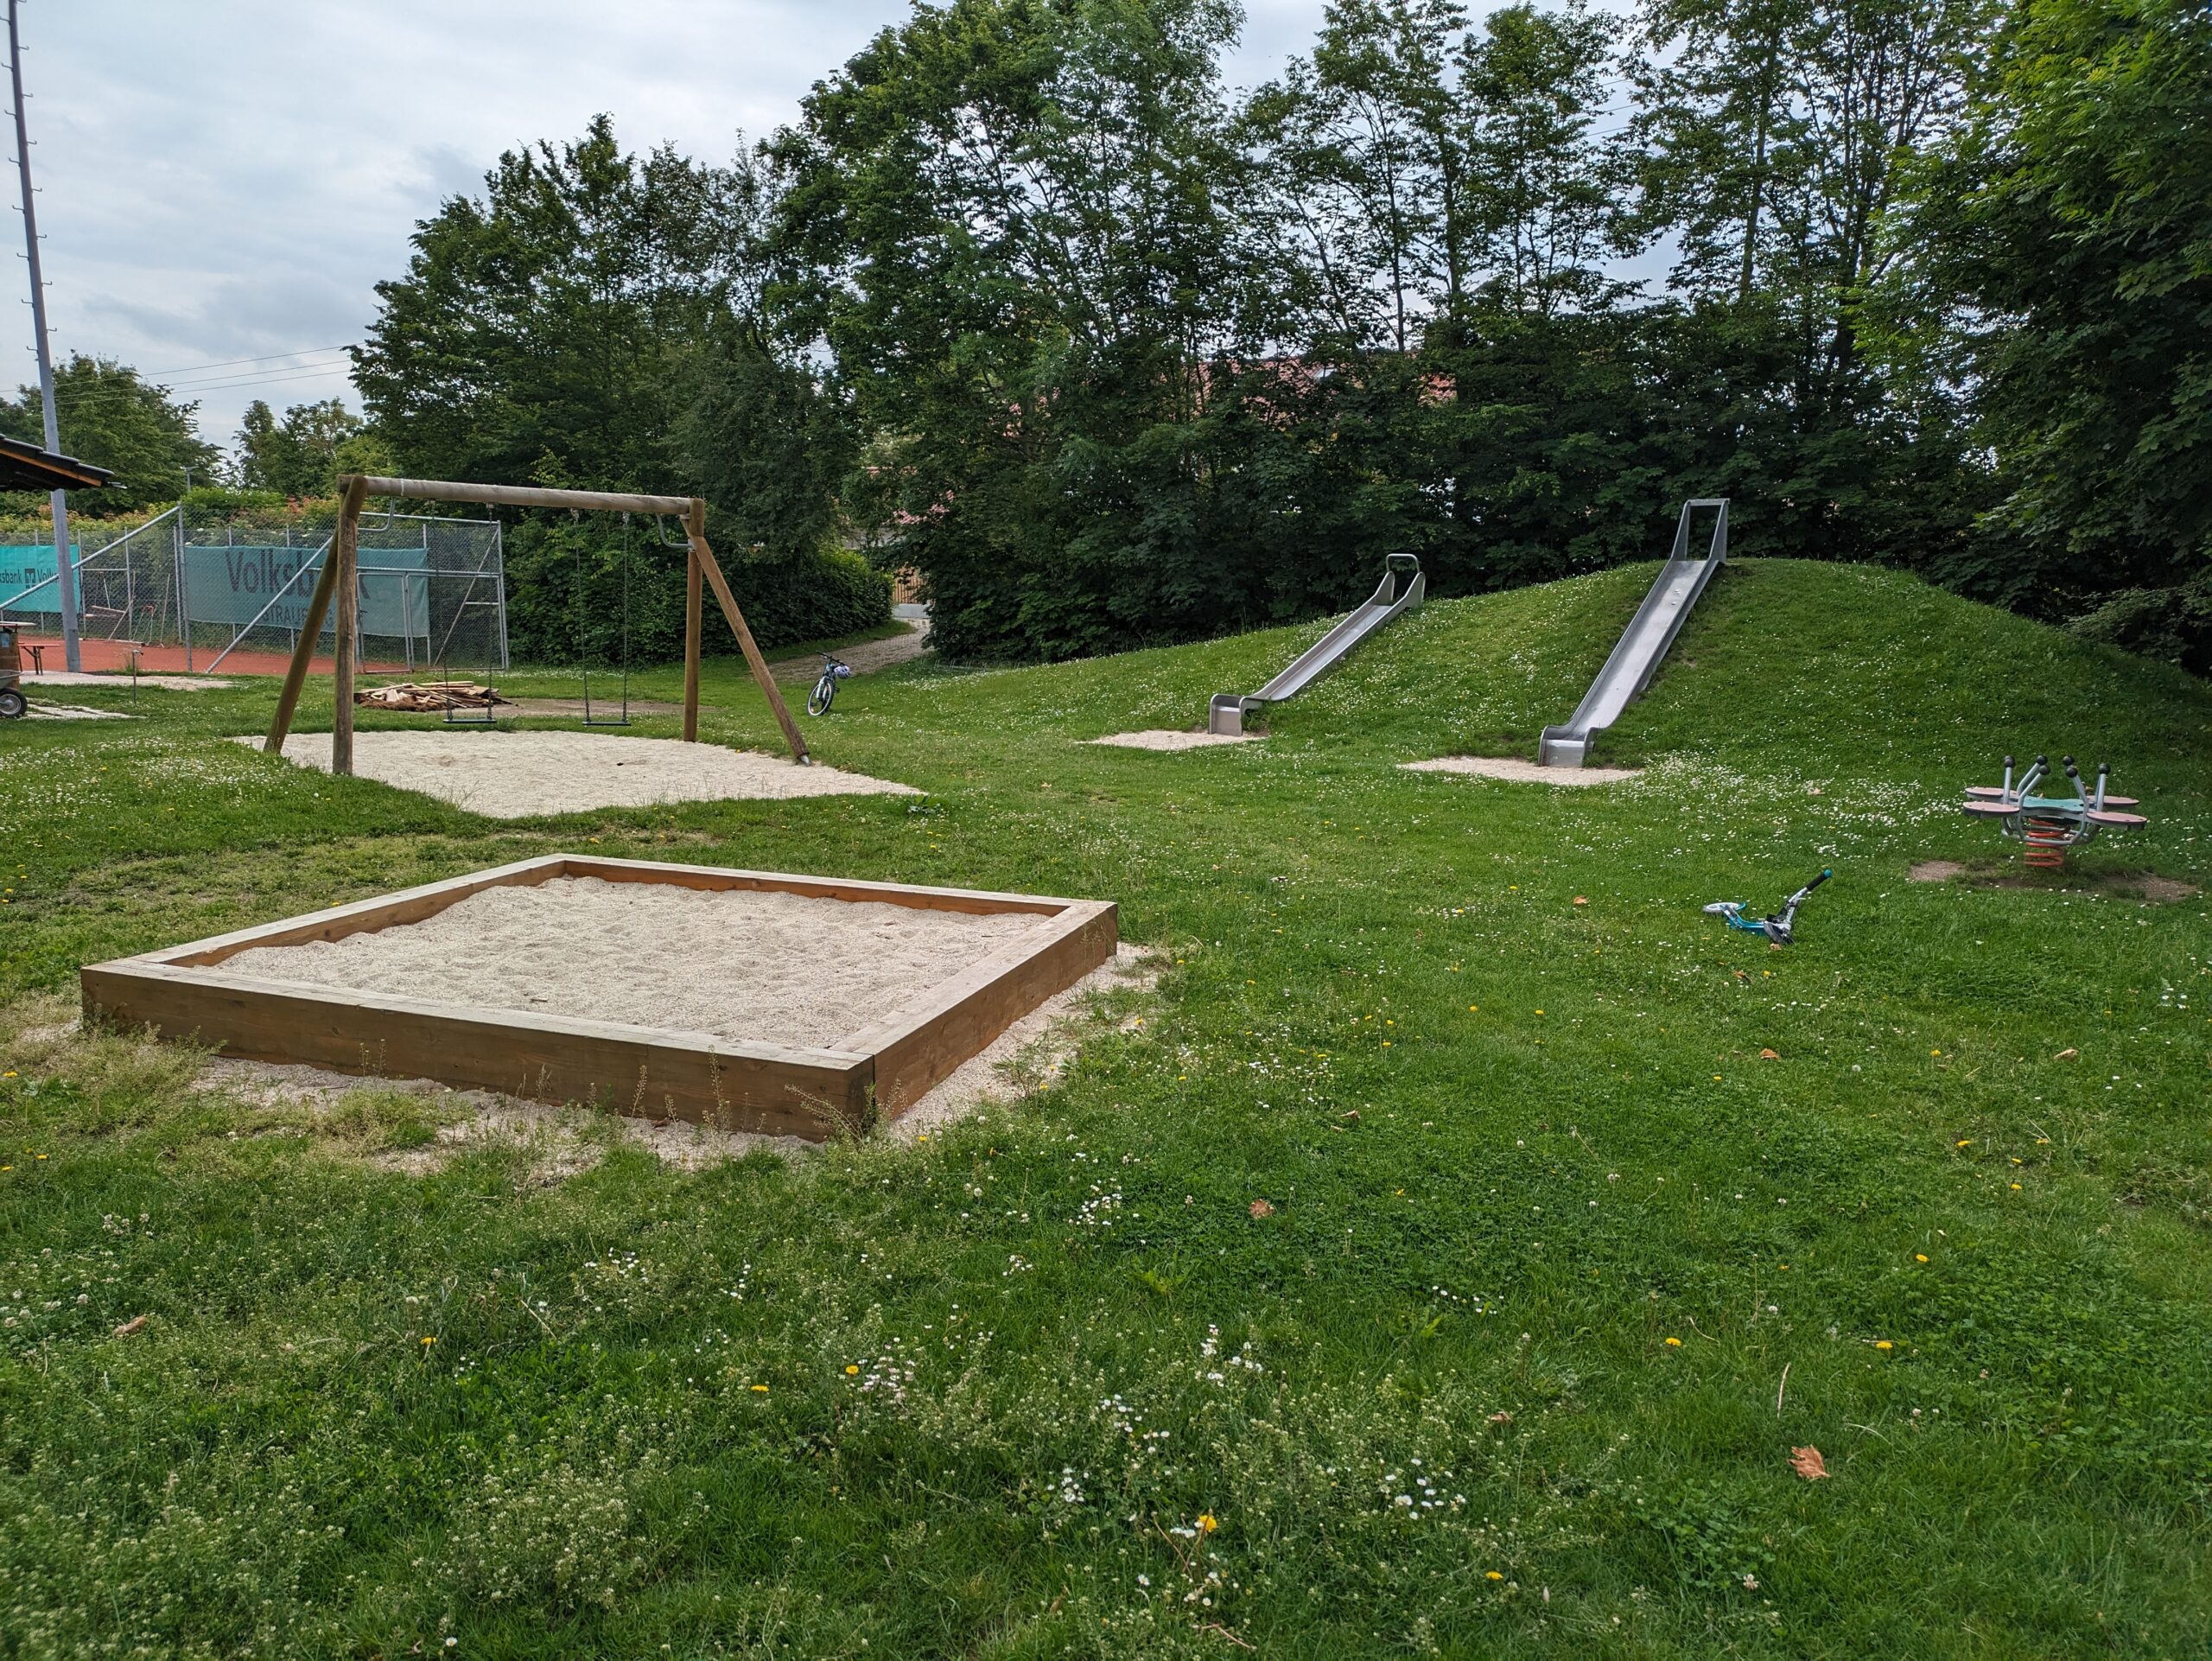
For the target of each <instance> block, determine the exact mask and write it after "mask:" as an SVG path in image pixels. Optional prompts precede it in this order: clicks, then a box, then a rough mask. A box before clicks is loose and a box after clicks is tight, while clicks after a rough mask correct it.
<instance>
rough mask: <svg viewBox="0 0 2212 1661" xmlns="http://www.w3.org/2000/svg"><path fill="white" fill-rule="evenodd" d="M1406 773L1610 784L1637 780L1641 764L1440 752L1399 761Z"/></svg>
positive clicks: (1520, 781)
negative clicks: (1552, 763) (1549, 763)
mask: <svg viewBox="0 0 2212 1661" xmlns="http://www.w3.org/2000/svg"><path fill="white" fill-rule="evenodd" d="M1398 766H1399V768H1400V769H1401V770H1402V771H1403V772H1406V773H1471V774H1473V775H1474V776H1475V777H1477V778H1479V779H1504V780H1510V782H1512V783H1514V784H1516V785H1568V786H1575V785H1583V786H1587V785H1611V784H1618V783H1619V782H1620V781H1621V780H1624V779H1640V778H1642V777H1643V768H1642V767H1538V766H1537V765H1536V764H1535V762H1534V761H1523V760H1518V759H1517V758H1516V757H1513V756H1506V755H1444V756H1439V757H1438V758H1437V759H1436V760H1433V761H1401V762H1399V763H1398Z"/></svg>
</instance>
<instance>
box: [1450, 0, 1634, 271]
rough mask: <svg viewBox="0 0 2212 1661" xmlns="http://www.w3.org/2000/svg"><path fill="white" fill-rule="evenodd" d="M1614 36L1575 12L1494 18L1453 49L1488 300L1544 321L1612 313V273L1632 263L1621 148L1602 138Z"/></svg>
mask: <svg viewBox="0 0 2212 1661" xmlns="http://www.w3.org/2000/svg"><path fill="white" fill-rule="evenodd" d="M1618 32H1619V31H1618V25H1617V24H1616V23H1615V22H1613V20H1612V19H1611V17H1609V16H1605V15H1603V14H1601V13H1593V12H1592V11H1591V10H1588V8H1587V7H1586V6H1585V5H1584V4H1583V3H1582V0H1567V4H1565V5H1564V6H1562V7H1560V9H1559V10H1538V9H1537V8H1536V7H1535V6H1533V5H1528V4H1522V5H1512V6H1504V7H1501V8H1500V9H1499V10H1496V11H1494V12H1492V13H1491V14H1490V16H1487V17H1486V18H1484V20H1483V32H1482V34H1481V35H1480V36H1479V37H1476V38H1471V39H1469V40H1468V41H1465V44H1464V45H1463V46H1462V47H1461V48H1460V79H1459V102H1460V103H1461V105H1463V106H1464V107H1465V109H1466V111H1467V115H1466V118H1465V121H1466V132H1467V138H1466V148H1467V162H1466V169H1465V174H1466V179H1467V188H1468V192H1469V194H1470V196H1471V203H1470V206H1469V209H1468V211H1467V213H1466V216H1465V217H1466V218H1467V220H1469V222H1470V224H1471V227H1472V229H1473V232H1474V246H1475V249H1476V258H1477V261H1478V264H1480V265H1481V266H1482V268H1483V269H1484V270H1485V272H1486V273H1487V274H1488V276H1489V281H1490V287H1491V297H1492V298H1493V299H1494V300H1495V301H1497V302H1499V303H1502V304H1503V305H1506V306H1508V307H1510V309H1513V310H1515V311H1517V312H1522V313H1535V314H1537V315H1550V314H1552V313H1554V312H1556V311H1558V310H1560V309H1563V308H1568V307H1572V308H1575V309H1585V310H1587V309H1594V308H1599V307H1603V306H1606V305H1609V304H1611V303H1613V302H1615V301H1617V300H1618V298H1619V297H1620V295H1621V292H1622V290H1620V287H1619V285H1618V284H1617V283H1609V281H1608V279H1607V277H1606V272H1605V268H1606V265H1607V264H1608V262H1609V261H1611V259H1613V258H1618V257H1619V256H1621V255H1624V254H1628V253H1631V252H1633V251H1635V247H1636V240H1635V237H1634V233H1633V232H1632V230H1631V228H1630V220H1629V215H1628V213H1627V204H1626V191H1627V188H1628V184H1629V181H1630V176H1631V175H1630V168H1629V165H1628V159H1627V157H1626V156H1625V154H1624V151H1623V150H1622V147H1621V146H1620V144H1619V143H1617V142H1615V141H1613V140H1611V139H1608V138H1605V137H1602V136H1600V134H1599V131H1598V123H1599V118H1601V117H1602V116H1603V115H1604V113H1605V106H1606V103H1607V99H1608V93H1607V90H1606V85H1605V82H1606V71H1607V70H1608V68H1609V67H1610V60H1611V53H1612V48H1613V43H1614V41H1615V39H1616V38H1617V36H1618Z"/></svg>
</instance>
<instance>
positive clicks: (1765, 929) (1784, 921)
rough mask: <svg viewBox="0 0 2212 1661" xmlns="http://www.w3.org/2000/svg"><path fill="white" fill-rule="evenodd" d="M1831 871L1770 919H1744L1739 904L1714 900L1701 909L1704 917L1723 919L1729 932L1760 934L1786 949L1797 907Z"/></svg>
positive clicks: (1739, 902) (1742, 904)
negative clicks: (1738, 930) (1733, 930)
mask: <svg viewBox="0 0 2212 1661" xmlns="http://www.w3.org/2000/svg"><path fill="white" fill-rule="evenodd" d="M1834 875H1835V873H1834V871H1822V872H1821V874H1820V875H1818V876H1816V877H1815V878H1814V879H1813V880H1812V881H1810V882H1808V883H1807V884H1806V885H1805V886H1804V887H1803V888H1800V889H1798V890H1797V892H1796V893H1795V894H1791V895H1790V896H1789V899H1787V900H1785V901H1783V902H1782V909H1781V910H1780V911H1778V912H1776V913H1774V914H1773V915H1772V916H1771V917H1746V916H1745V915H1744V902H1743V901H1740V900H1716V901H1713V904H1711V905H1709V906H1707V907H1706V908H1705V913H1706V915H1707V916H1708V917H1725V918H1726V919H1727V920H1728V926H1729V927H1730V928H1739V929H1742V930H1743V931H1744V932H1745V933H1746V934H1764V935H1765V936H1766V938H1767V939H1770V940H1771V941H1773V942H1774V944H1775V945H1789V942H1790V939H1791V937H1792V934H1793V932H1794V930H1795V928H1796V921H1797V907H1800V906H1802V905H1803V904H1804V903H1805V901H1807V900H1808V898H1810V897H1811V894H1812V892H1813V890H1814V889H1815V888H1819V887H1820V886H1821V883H1823V882H1825V881H1827V880H1828V879H1829V878H1830V877H1832V876H1834Z"/></svg>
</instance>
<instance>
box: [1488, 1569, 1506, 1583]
mask: <svg viewBox="0 0 2212 1661" xmlns="http://www.w3.org/2000/svg"><path fill="white" fill-rule="evenodd" d="M1483 1578H1484V1580H1486V1581H1502V1580H1503V1579H1504V1578H1505V1576H1504V1575H1501V1574H1499V1573H1498V1572H1497V1570H1496V1569H1485V1570H1484V1571H1483Z"/></svg>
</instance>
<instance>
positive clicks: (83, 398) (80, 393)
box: [56, 364, 348, 410]
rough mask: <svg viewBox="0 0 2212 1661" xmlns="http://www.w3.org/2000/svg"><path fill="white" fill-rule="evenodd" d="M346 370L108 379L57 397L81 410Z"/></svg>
mask: <svg viewBox="0 0 2212 1661" xmlns="http://www.w3.org/2000/svg"><path fill="white" fill-rule="evenodd" d="M346 372H348V371H347V369H346V366H343V365H340V364H324V365H321V366H317V367H311V368H303V369H301V370H300V371H299V372H296V373H292V374H277V375H246V376H241V377H239V378H238V379H233V380H215V381H206V382H200V383H196V384H194V385H185V386H174V385H157V384H156V383H154V382H152V381H144V380H142V381H139V382H137V383H136V384H135V385H133V384H125V383H117V382H108V383H105V384H102V385H92V386H85V387H69V386H65V387H61V388H59V389H57V391H56V396H57V398H59V399H60V404H61V406H62V407H63V408H65V409H70V410H81V409H85V408H88V407H92V406H96V405H98V404H104V403H112V402H117V401H121V402H124V403H128V402H130V400H131V399H133V398H137V397H140V396H142V395H143V393H146V392H156V393H161V394H163V395H168V394H171V393H175V392H190V393H194V394H195V395H196V394H199V393H202V392H222V391H237V390H239V389H242V388H245V387H248V386H283V385H287V384H289V383H290V382H293V381H302V380H323V379H328V378H329V377H330V376H332V375H336V374H341V373H346ZM192 401H193V402H195V403H196V402H198V398H197V397H196V396H195V398H194V399H193V400H192Z"/></svg>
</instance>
